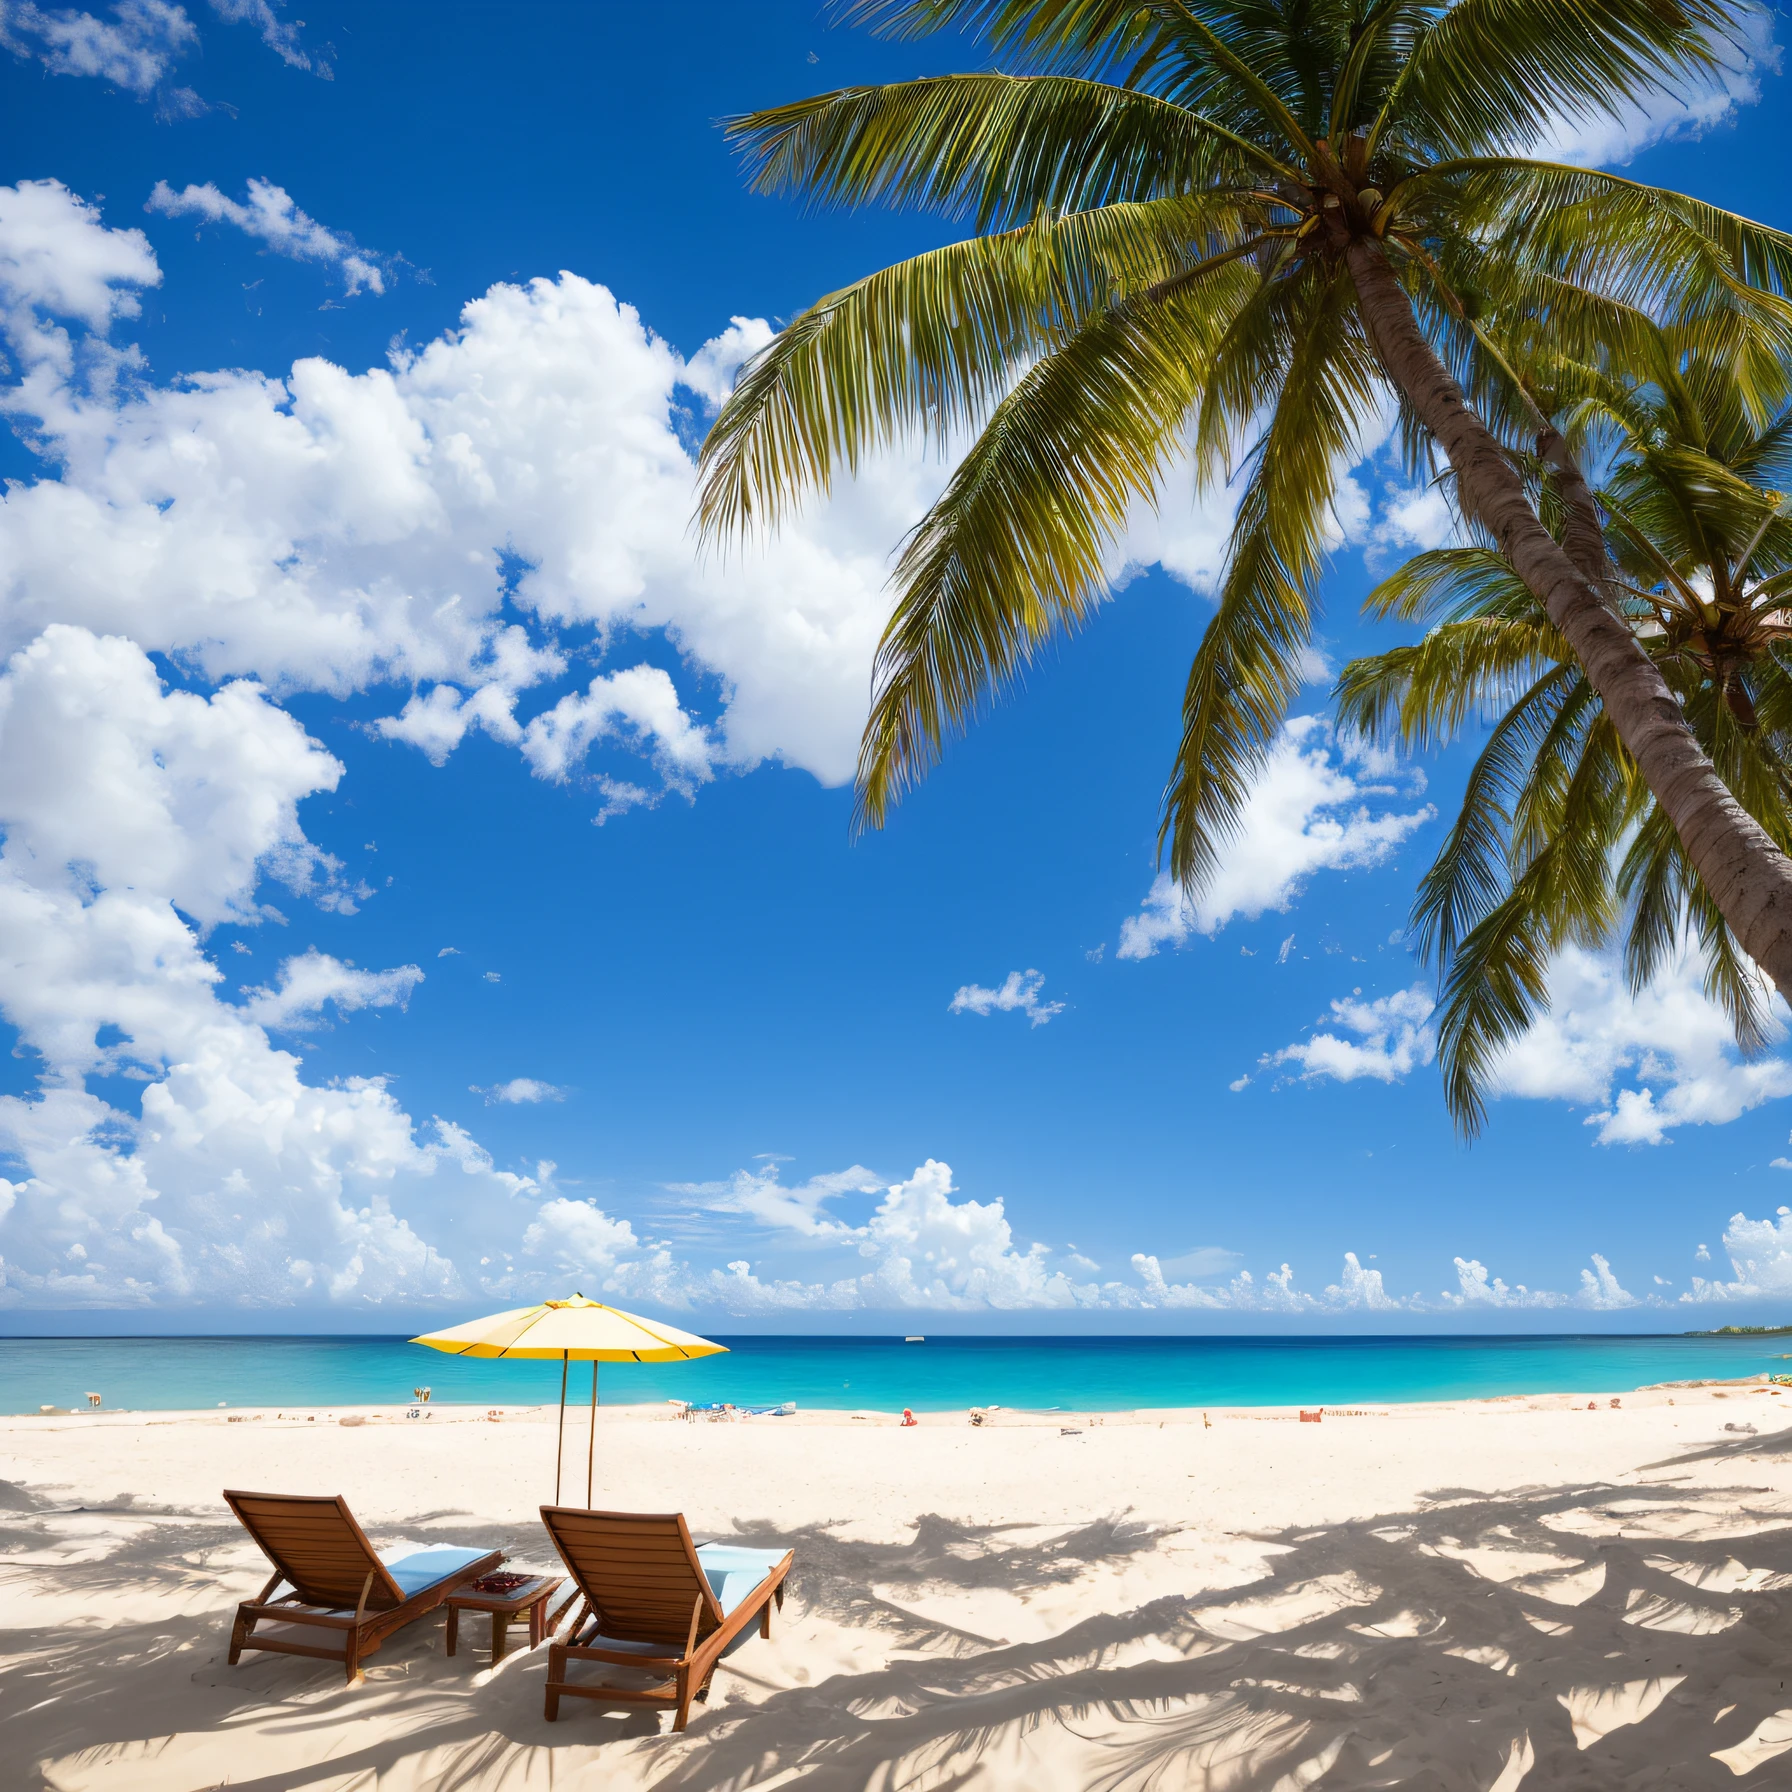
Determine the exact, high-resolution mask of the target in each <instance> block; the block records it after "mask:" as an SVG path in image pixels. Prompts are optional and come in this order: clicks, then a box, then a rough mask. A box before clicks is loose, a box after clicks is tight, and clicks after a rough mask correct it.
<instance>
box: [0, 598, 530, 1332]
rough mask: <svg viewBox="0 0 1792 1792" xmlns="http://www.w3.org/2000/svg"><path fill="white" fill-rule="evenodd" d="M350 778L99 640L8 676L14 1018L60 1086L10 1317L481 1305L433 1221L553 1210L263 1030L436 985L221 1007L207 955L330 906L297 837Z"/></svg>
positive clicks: (296, 977)
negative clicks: (441, 1302)
mask: <svg viewBox="0 0 1792 1792" xmlns="http://www.w3.org/2000/svg"><path fill="white" fill-rule="evenodd" d="M340 769H341V768H340V767H339V766H338V765H337V764H336V762H335V761H334V760H333V759H332V758H331V757H330V756H329V755H328V754H327V753H325V752H323V751H322V749H321V748H319V747H318V746H317V745H316V743H315V742H313V741H310V740H309V739H307V738H306V736H305V733H304V731H303V729H301V728H300V727H299V725H298V724H297V723H296V722H295V721H294V720H293V719H292V717H290V716H289V715H287V714H285V713H284V712H283V711H281V710H279V709H277V708H275V707H274V706H273V705H272V704H271V703H270V702H269V701H268V699H267V697H266V695H265V693H263V692H261V691H260V690H258V689H257V688H256V687H254V686H252V685H249V684H247V683H243V682H238V683H235V684H231V685H226V686H225V687H224V688H223V689H222V690H219V691H217V692H216V693H214V694H213V695H212V696H211V697H209V698H207V697H201V696H197V695H195V694H193V693H190V692H186V691H166V690H164V689H163V688H162V687H161V685H160V682H159V681H158V679H157V678H156V675H155V672H154V669H153V668H152V666H151V665H150V663H149V661H148V660H147V659H146V658H145V656H144V655H143V654H142V653H141V652H140V651H139V650H138V649H137V648H135V647H134V646H132V645H131V644H130V643H128V642H124V641H120V640H117V639H101V638H98V637H95V636H94V635H92V634H90V633H88V632H87V631H85V630H83V629H77V628H71V627H67V626H61V625H58V626H55V627H52V628H50V629H47V630H45V631H44V633H43V634H42V635H41V636H40V637H39V638H38V639H37V640H36V641H35V642H33V643H32V644H31V645H30V646H29V647H28V648H26V649H25V650H23V651H21V652H19V653H16V654H15V655H14V656H13V658H12V660H11V662H10V663H9V664H8V665H7V667H6V669H5V672H4V674H3V675H0V830H3V832H4V836H5V844H4V848H3V849H0V942H3V943H0V1011H3V1012H4V1014H5V1017H6V1019H7V1020H8V1021H9V1022H11V1023H12V1025H14V1026H15V1027H16V1028H17V1029H18V1030H19V1034H20V1038H21V1043H22V1046H23V1048H24V1049H25V1050H26V1051H28V1052H32V1053H34V1054H36V1056H37V1058H38V1061H39V1065H40V1076H41V1083H42V1088H41V1091H40V1093H38V1094H37V1095H35V1096H29V1097H19V1096H9V1097H6V1098H4V1099H3V1100H0V1142H3V1144H4V1148H5V1149H6V1150H7V1151H8V1152H9V1154H10V1155H12V1156H13V1157H15V1158H16V1159H17V1160H18V1161H19V1163H20V1164H21V1166H22V1171H23V1173H22V1175H20V1176H19V1177H18V1179H16V1180H11V1179H6V1180H4V1183H3V1186H0V1210H3V1214H0V1300H3V1301H5V1302H7V1303H8V1304H19V1303H21V1302H25V1303H31V1304H49V1305H63V1306H68V1305H93V1304H102V1305H120V1304H123V1305H139V1304H151V1303H156V1302H161V1303H166V1302H170V1301H174V1302H179V1301H183V1300H200V1299H203V1300H208V1301H212V1302H224V1303H227V1304H248V1305H287V1304H292V1303H294V1302H300V1301H307V1302H320V1301H342V1300H357V1301H359V1300H366V1299H374V1300H380V1299H386V1298H390V1297H393V1296H404V1297H406V1298H411V1299H418V1298H434V1297H441V1296H447V1295H452V1294H457V1293H460V1292H461V1291H462V1282H461V1278H460V1276H459V1272H458V1271H457V1270H456V1268H455V1265H454V1264H453V1262H452V1261H451V1260H450V1259H449V1258H447V1257H446V1256H444V1255H442V1254H441V1253H440V1252H438V1251H436V1250H435V1249H434V1248H433V1247H432V1245H431V1244H430V1243H429V1241H428V1240H427V1239H426V1238H425V1237H423V1236H422V1235H421V1234H420V1233H419V1232H418V1231H417V1229H416V1227H415V1225H414V1224H413V1217H419V1218H420V1217H422V1216H423V1215H425V1214H427V1215H430V1216H431V1217H432V1218H433V1217H436V1216H439V1215H440V1214H441V1213H442V1212H443V1211H444V1210H446V1211H448V1212H452V1211H453V1210H454V1208H455V1207H456V1206H457V1205H459V1203H460V1202H461V1201H463V1200H467V1199H471V1200H473V1201H475V1202H476V1203H483V1204H485V1205H486V1206H487V1207H491V1208H497V1209H499V1210H501V1209H503V1208H504V1207H506V1206H507V1205H508V1204H509V1203H510V1202H512V1201H514V1200H516V1199H517V1198H519V1197H520V1196H523V1195H525V1194H527V1193H528V1192H530V1191H532V1190H533V1189H534V1188H535V1186H536V1185H535V1183H534V1181H533V1179H531V1178H528V1177H522V1176H517V1175H514V1174H511V1173H509V1172H505V1171H501V1170H498V1169H496V1168H495V1167H494V1166H493V1165H492V1163H491V1160H490V1159H489V1157H487V1156H486V1155H485V1154H484V1153H483V1152H481V1151H480V1150H479V1148H478V1147H477V1145H476V1144H474V1143H473V1141H471V1140H470V1139H468V1138H466V1136H465V1135H464V1134H461V1133H459V1132H457V1131H456V1130H455V1129H453V1128H451V1127H447V1126H445V1125H443V1124H441V1123H439V1122H438V1123H437V1124H436V1126H435V1127H434V1129H433V1135H431V1136H428V1137H427V1142H425V1141H424V1140H420V1139H419V1138H418V1137H417V1131H416V1128H415V1126H414V1124H413V1122H412V1120H411V1119H410V1117H409V1116H408V1115H406V1114H405V1113H404V1112H403V1111H402V1110H401V1109H400V1108H399V1106H398V1104H397V1103H396V1102H395V1101H394V1100H393V1098H392V1096H391V1095H390V1094H389V1093H388V1091H387V1090H386V1089H385V1087H384V1086H383V1084H382V1083H381V1082H379V1081H378V1080H377V1079H368V1078H349V1079H347V1080H345V1081H344V1082H342V1083H340V1084H337V1085H333V1086H330V1087H324V1088H320V1087H317V1086H315V1085H310V1084H307V1083H306V1082H305V1081H304V1080H303V1078H302V1077H301V1075H300V1070H301V1065H300V1061H299V1060H298V1058H296V1057H295V1056H293V1055H292V1054H291V1053H289V1052H285V1051H279V1050H276V1049H275V1048H274V1047H273V1046H272V1045H271V1044H270V1043H269V1040H268V1037H267V1034H266V1032H265V1031H264V1029H263V1027H262V1025H261V1024H259V1022H260V1019H263V1018H265V1019H267V1020H269V1021H280V1022H290V1021H291V1020H293V1019H295V1018H297V1016H298V1015H299V1014H300V1013H302V1012H305V1011H307V1010H312V1011H314V1010H315V1008H316V1007H317V1006H318V1005H319V1004H320V1003H321V1002H323V1001H325V1000H330V1001H334V1002H335V1003H336V1005H337V1007H338V1008H339V1009H352V1008H353V1007H355V1006H358V1005H365V1004H367V1003H369V1002H379V1001H390V1000H396V999H400V998H401V997H402V995H403V994H405V993H407V992H408V990H409V989H410V988H411V987H413V986H414V984H415V982H416V980H417V972H416V970H415V967H409V966H407V967H404V968H403V969H401V970H399V971H396V972H386V973H357V972H355V971H354V970H353V968H352V967H350V966H346V965H342V964H339V963H338V962H337V961H336V960H334V959H331V958H329V957H327V956H326V955H323V954H318V953H307V954H302V955H300V956H298V957H297V958H294V959H289V960H288V962H287V964H286V965H285V967H284V970H283V974H282V977H281V979H280V987H279V988H278V989H277V990H275V991H271V992H270V991H262V992H257V994H255V995H254V996H252V997H251V999H250V1001H249V1002H248V1003H247V1004H245V1005H243V1006H233V1005H231V1004H228V1003H226V1002H223V1001H221V1000H220V999H219V996H218V983H219V980H220V973H219V971H218V970H217V968H216V966H214V965H213V964H212V963H211V962H210V961H209V960H208V959H207V958H206V957H205V955H204V953H203V952H202V950H201V948H200V941H199V937H198V933H197V931H196V930H197V928H199V927H202V926H209V925H211V924H213V923H215V922H220V921H236V922H239V923H248V924H252V923H254V922H255V921H256V920H258V919H259V918H260V912H261V911H260V909H259V907H258V906H257V904H256V901H255V892H256V886H257V883H258V880H259V879H260V877H261V876H262V875H264V874H265V873H267V872H269V871H273V872H275V873H276V874H279V875H283V876H284V877H285V878H286V879H287V880H288V881H289V882H291V883H293V884H295V885H296V886H297V887H299V888H301V889H303V888H306V887H310V888H312V889H314V890H316V889H318V888H320V887H327V886H321V885H320V879H321V877H322V876H323V875H325V872H324V871H323V870H322V869H321V868H323V867H327V861H325V860H324V859H323V855H321V854H319V853H318V852H317V851H316V849H315V848H313V847H312V846H311V845H310V843H309V842H308V841H306V839H305V837H304V834H303V832H302V830H301V828H300V825H299V822H298V816H297V809H298V804H299V803H300V801H301V800H302V799H303V798H304V797H305V796H306V795H308V794H310V793H312V792H315V791H319V790H327V789H330V788H332V787H333V786H334V785H335V783H336V780H337V778H338V776H339V775H340ZM111 1077H122V1078H125V1079H131V1080H130V1081H127V1083H126V1087H127V1088H129V1087H132V1086H133V1085H139V1086H141V1095H140V1097H137V1098H135V1105H134V1109H133V1107H132V1106H130V1105H121V1104H120V1103H118V1102H116V1101H114V1100H111V1099H108V1098H107V1097H106V1096H105V1095H103V1094H102V1093H99V1092H97V1091H96V1090H95V1089H93V1088H91V1087H90V1086H89V1085H90V1083H91V1082H92V1081H93V1080H94V1079H107V1078H111ZM444 1166H447V1167H454V1166H458V1168H459V1169H460V1171H461V1172H462V1175H461V1177H460V1178H459V1179H458V1180H459V1184H460V1188H459V1190H457V1191H454V1192H450V1191H449V1190H446V1189H444V1188H443V1186H442V1175H441V1172H442V1170H443V1168H444ZM425 1189H428V1190H429V1195H428V1197H427V1198H425V1197H424V1196H423V1194H422V1192H421V1191H423V1190H425ZM406 1209H409V1210H410V1215H409V1216H407V1212H406Z"/></svg>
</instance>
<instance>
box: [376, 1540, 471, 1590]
mask: <svg viewBox="0 0 1792 1792" xmlns="http://www.w3.org/2000/svg"><path fill="white" fill-rule="evenodd" d="M490 1554H491V1551H490V1550H489V1549H419V1550H414V1551H413V1552H412V1553H411V1554H410V1555H408V1556H401V1557H400V1558H399V1559H398V1560H397V1561H396V1562H388V1563H387V1564H386V1572H387V1573H388V1574H389V1575H391V1576H392V1578H393V1579H394V1580H395V1581H397V1583H398V1590H399V1591H400V1592H401V1593H402V1594H404V1596H405V1598H407V1599H409V1598H411V1597H412V1596H413V1595H414V1594H417V1593H421V1592H423V1591H424V1589H425V1588H427V1587H433V1586H434V1585H435V1584H436V1582H437V1581H439V1580H446V1579H447V1578H448V1576H449V1575H451V1574H453V1573H455V1572H456V1571H457V1570H458V1569H461V1568H465V1567H466V1566H467V1565H468V1563H470V1562H477V1561H478V1560H479V1558H480V1557H481V1556H486V1555H490Z"/></svg>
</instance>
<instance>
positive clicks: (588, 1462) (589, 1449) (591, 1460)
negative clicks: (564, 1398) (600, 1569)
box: [585, 1357, 597, 1512]
mask: <svg viewBox="0 0 1792 1792" xmlns="http://www.w3.org/2000/svg"><path fill="white" fill-rule="evenodd" d="M596 1461H597V1358H596V1357H593V1358H592V1359H591V1441H590V1442H589V1443H588V1444H587V1445H586V1446H585V1510H586V1511H587V1512H589V1511H590V1510H591V1471H592V1468H593V1465H594V1464H595V1463H596Z"/></svg>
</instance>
